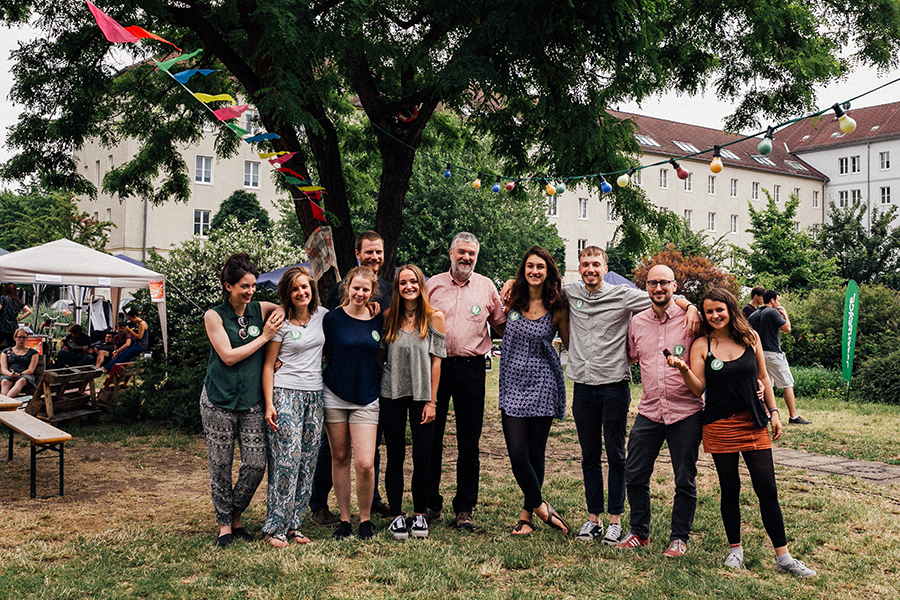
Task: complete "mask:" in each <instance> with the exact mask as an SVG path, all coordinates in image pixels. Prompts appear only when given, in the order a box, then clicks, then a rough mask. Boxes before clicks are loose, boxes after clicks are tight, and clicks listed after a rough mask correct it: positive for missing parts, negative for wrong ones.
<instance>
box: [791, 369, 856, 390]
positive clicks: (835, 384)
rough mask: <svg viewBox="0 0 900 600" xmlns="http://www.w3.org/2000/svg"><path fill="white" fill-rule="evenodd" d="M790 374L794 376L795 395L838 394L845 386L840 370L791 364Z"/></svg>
mask: <svg viewBox="0 0 900 600" xmlns="http://www.w3.org/2000/svg"><path fill="white" fill-rule="evenodd" d="M791 374H792V375H793V376H794V394H796V395H797V396H807V397H808V396H825V395H828V394H831V395H839V394H843V393H844V391H845V390H846V387H847V385H846V382H845V381H844V378H843V377H841V372H840V371H835V370H833V369H825V368H822V367H795V366H793V365H791Z"/></svg>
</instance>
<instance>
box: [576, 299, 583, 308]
mask: <svg viewBox="0 0 900 600" xmlns="http://www.w3.org/2000/svg"><path fill="white" fill-rule="evenodd" d="M582 306H584V302H582V301H581V300H576V301H575V308H581V307H582Z"/></svg>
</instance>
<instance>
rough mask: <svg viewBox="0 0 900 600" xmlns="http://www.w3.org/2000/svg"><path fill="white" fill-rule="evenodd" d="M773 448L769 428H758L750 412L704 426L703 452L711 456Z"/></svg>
mask: <svg viewBox="0 0 900 600" xmlns="http://www.w3.org/2000/svg"><path fill="white" fill-rule="evenodd" d="M771 447H772V440H771V439H770V438H769V429H768V427H757V426H756V421H754V420H753V415H752V414H750V411H746V412H741V413H737V414H736V415H732V416H730V417H728V418H727V419H720V420H718V421H714V422H712V423H710V424H709V425H704V426H703V451H704V452H708V453H710V454H727V453H729V452H745V451H747V450H768V449H770V448H771Z"/></svg>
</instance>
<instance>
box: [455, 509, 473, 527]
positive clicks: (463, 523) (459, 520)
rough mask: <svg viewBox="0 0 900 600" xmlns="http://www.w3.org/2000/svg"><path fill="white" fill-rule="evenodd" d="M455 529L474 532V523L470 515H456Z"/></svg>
mask: <svg viewBox="0 0 900 600" xmlns="http://www.w3.org/2000/svg"><path fill="white" fill-rule="evenodd" d="M456 528H457V529H465V530H466V531H475V521H474V520H473V519H472V513H470V512H468V511H462V512H458V513H456Z"/></svg>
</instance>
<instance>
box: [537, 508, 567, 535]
mask: <svg viewBox="0 0 900 600" xmlns="http://www.w3.org/2000/svg"><path fill="white" fill-rule="evenodd" d="M544 504H545V505H546V506H547V518H546V519H544V523H546V524H547V525H549V526H550V527H552V528H553V529H556V530H558V531H562V532H563V533H565V534H566V535H569V532H570V531H572V528H571V527H569V524H568V523H566V520H565V519H563V518H562V515H561V514H559V513H558V512H556V509H555V508H553V507H552V506H550V503H549V502H547V501H546V500H544ZM553 519H556V520H557V521H558V522H559V523H554V522H553Z"/></svg>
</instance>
